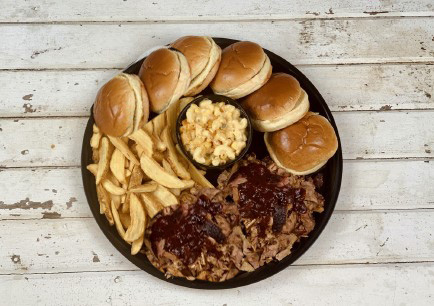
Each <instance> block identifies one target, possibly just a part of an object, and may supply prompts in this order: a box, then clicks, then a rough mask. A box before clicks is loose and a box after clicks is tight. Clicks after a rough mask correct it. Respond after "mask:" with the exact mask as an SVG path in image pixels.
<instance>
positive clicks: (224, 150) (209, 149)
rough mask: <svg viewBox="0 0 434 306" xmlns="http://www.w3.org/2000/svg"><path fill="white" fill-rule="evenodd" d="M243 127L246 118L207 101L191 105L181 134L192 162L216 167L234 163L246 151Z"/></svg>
mask: <svg viewBox="0 0 434 306" xmlns="http://www.w3.org/2000/svg"><path fill="white" fill-rule="evenodd" d="M246 128H247V119H246V118H241V117H240V110H239V109H237V108H236V107H235V106H233V105H230V104H225V103H224V102H219V103H213V102H212V101H211V100H208V99H206V100H203V101H202V102H200V104H199V105H196V104H192V105H191V106H190V108H189V109H188V110H187V113H186V119H185V120H183V121H182V124H181V127H180V133H181V140H182V143H183V145H184V147H185V148H186V149H187V151H189V152H190V154H191V155H192V156H193V159H194V160H195V161H197V162H198V163H201V164H204V165H213V166H219V165H223V164H226V163H227V162H228V161H230V160H234V159H235V158H236V157H237V156H238V155H239V154H240V153H241V151H242V150H243V149H244V148H245V146H246V143H247V135H246Z"/></svg>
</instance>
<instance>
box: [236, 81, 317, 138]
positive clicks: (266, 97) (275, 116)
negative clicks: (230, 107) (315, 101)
mask: <svg viewBox="0 0 434 306" xmlns="http://www.w3.org/2000/svg"><path fill="white" fill-rule="evenodd" d="M241 105H242V107H243V108H244V109H245V110H246V112H247V113H248V114H249V116H250V118H251V120H252V125H253V128H254V129H255V130H257V131H260V132H272V131H277V130H280V129H282V128H284V127H286V126H288V125H291V124H293V123H295V122H297V121H298V120H300V119H301V118H302V117H303V116H304V115H306V113H307V112H308V111H309V98H308V96H307V93H306V92H305V91H304V90H303V89H302V88H301V87H300V83H299V82H298V81H297V79H296V78H294V77H293V76H291V75H289V74H286V73H273V74H272V75H271V77H270V79H269V80H268V82H267V83H265V85H264V86H262V87H261V88H259V89H258V90H257V91H255V92H253V93H252V94H250V95H248V96H247V97H245V98H243V99H242V100H241Z"/></svg>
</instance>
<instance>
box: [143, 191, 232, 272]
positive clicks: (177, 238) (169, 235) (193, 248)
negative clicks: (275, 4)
mask: <svg viewBox="0 0 434 306" xmlns="http://www.w3.org/2000/svg"><path fill="white" fill-rule="evenodd" d="M221 210H222V204H221V203H218V202H212V201H210V200H209V199H208V198H207V197H206V196H204V195H201V196H200V197H199V198H198V199H197V201H196V203H195V204H192V205H182V206H180V207H178V209H176V210H175V211H174V212H173V213H172V214H170V215H166V216H160V217H157V220H156V221H155V223H154V224H153V225H152V227H151V235H150V241H151V244H152V250H153V251H154V254H157V244H158V242H159V241H161V240H163V239H164V241H165V243H164V250H165V251H167V252H169V253H172V254H174V255H175V256H176V257H177V258H179V260H181V262H182V263H184V264H185V265H190V264H192V263H194V262H195V261H196V259H197V258H198V257H199V256H200V255H201V253H202V251H203V250H204V249H206V251H207V254H209V255H213V256H215V257H220V256H221V253H220V252H219V251H218V250H217V249H216V246H215V244H213V243H212V242H211V241H210V239H209V238H208V237H212V238H213V239H214V240H216V242H217V243H223V242H224V240H225V236H224V235H223V233H222V232H221V230H220V228H219V227H218V226H217V225H216V224H214V223H213V222H212V221H211V220H210V219H209V218H207V214H210V215H211V216H215V215H216V214H218V213H220V212H221Z"/></svg>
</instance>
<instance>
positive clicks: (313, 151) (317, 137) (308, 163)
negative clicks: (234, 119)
mask: <svg viewBox="0 0 434 306" xmlns="http://www.w3.org/2000/svg"><path fill="white" fill-rule="evenodd" d="M267 140H268V148H269V150H272V153H273V154H272V155H274V156H275V157H276V158H277V159H278V160H279V162H280V163H281V164H282V165H283V166H284V167H285V168H288V169H292V170H295V171H297V172H303V171H307V170H309V169H312V168H314V167H316V166H318V165H319V164H322V163H324V162H325V161H327V160H328V159H329V158H331V157H332V156H333V155H334V154H335V152H336V150H337V148H338V140H337V137H336V134H335V131H334V129H333V127H332V125H331V124H330V122H329V121H328V120H327V119H326V118H324V117H323V116H320V115H316V114H314V113H312V112H309V113H307V114H306V116H304V117H303V118H302V119H301V120H300V121H298V122H296V123H294V124H293V125H290V126H288V127H286V128H284V129H282V130H279V131H276V132H272V133H269V134H268V135H267ZM270 154H271V153H270Z"/></svg>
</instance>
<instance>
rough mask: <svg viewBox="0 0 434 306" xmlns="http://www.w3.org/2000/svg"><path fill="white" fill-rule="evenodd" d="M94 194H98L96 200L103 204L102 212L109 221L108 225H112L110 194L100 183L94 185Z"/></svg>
mask: <svg viewBox="0 0 434 306" xmlns="http://www.w3.org/2000/svg"><path fill="white" fill-rule="evenodd" d="M96 194H97V196H98V202H99V203H100V205H102V204H103V205H104V208H103V210H104V211H103V212H104V214H105V216H106V218H107V220H108V222H109V223H110V225H113V224H114V221H113V214H112V211H111V200H110V195H109V194H108V192H107V191H106V190H105V189H104V188H103V187H102V186H101V185H97V186H96Z"/></svg>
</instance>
